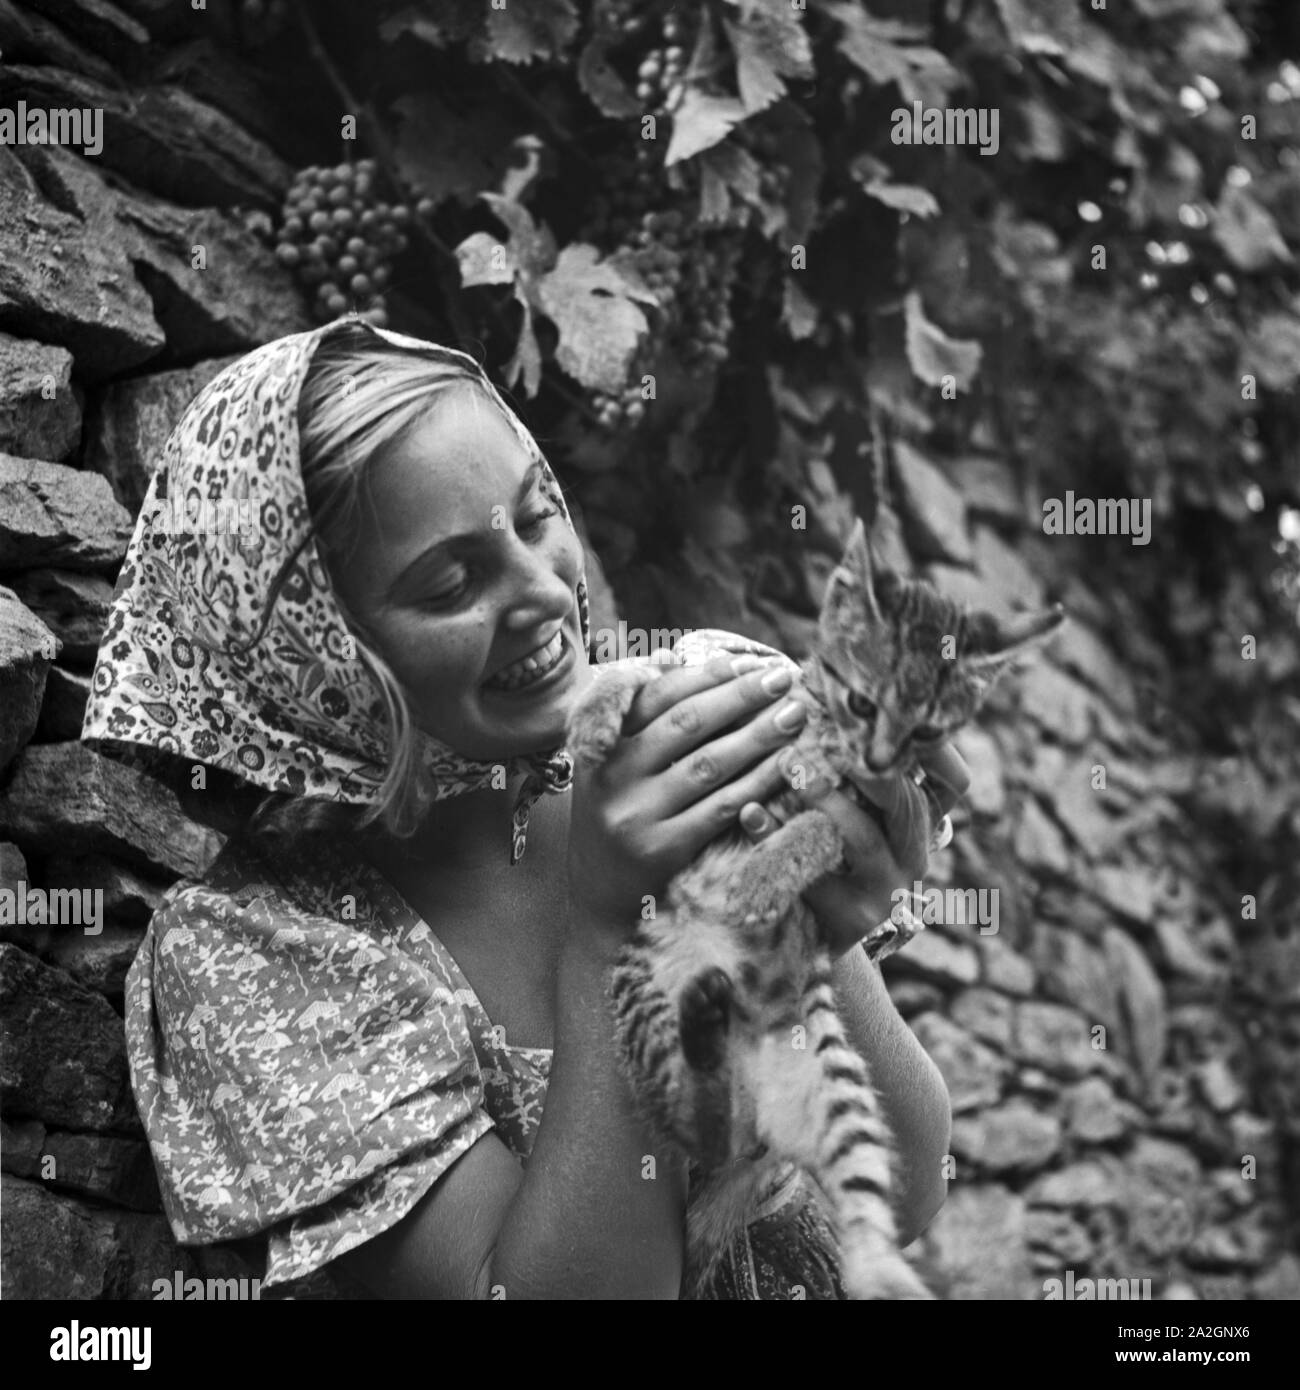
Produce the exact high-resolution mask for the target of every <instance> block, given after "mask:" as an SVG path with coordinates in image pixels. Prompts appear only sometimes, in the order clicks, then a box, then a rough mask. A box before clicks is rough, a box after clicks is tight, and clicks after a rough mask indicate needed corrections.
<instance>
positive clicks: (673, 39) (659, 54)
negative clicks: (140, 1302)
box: [636, 13, 686, 115]
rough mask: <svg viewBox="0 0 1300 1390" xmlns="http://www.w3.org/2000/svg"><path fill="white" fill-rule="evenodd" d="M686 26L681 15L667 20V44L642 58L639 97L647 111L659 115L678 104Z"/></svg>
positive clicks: (637, 83)
mask: <svg viewBox="0 0 1300 1390" xmlns="http://www.w3.org/2000/svg"><path fill="white" fill-rule="evenodd" d="M685 40H686V26H685V22H684V21H683V19H682V18H681V16H680V15H678V14H675V13H674V14H666V15H665V16H664V17H663V42H662V43H661V44H660V45H659V46H658V47H656V48H652V49H650V51H649V52H648V53H647V54H646V55H645V57H644V58H642V59H641V63H640V66H639V67H638V68H637V70H636V95H637V100H638V101H640V102H642V103H643V104H644V106H645V109H646V111H648V112H652V113H653V114H655V115H659V114H661V113H662V112H665V111H668V110H670V109H671V108H672V107H673V106H675V105H676V95H677V89H678V88H679V87H680V84H681V80H682V74H683V73H684V72H685V71H686V48H685Z"/></svg>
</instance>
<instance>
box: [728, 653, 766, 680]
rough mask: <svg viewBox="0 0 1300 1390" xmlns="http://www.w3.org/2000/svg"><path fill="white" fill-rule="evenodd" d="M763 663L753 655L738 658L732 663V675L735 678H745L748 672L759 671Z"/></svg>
mask: <svg viewBox="0 0 1300 1390" xmlns="http://www.w3.org/2000/svg"><path fill="white" fill-rule="evenodd" d="M762 664H763V663H762V661H761V660H760V659H759V658H758V657H756V656H753V655H752V654H751V655H749V656H738V657H737V658H736V659H735V661H733V662H732V663H731V674H732V675H733V676H743V675H744V674H745V672H746V671H757V670H758V668H759V667H760V666H761V665H762Z"/></svg>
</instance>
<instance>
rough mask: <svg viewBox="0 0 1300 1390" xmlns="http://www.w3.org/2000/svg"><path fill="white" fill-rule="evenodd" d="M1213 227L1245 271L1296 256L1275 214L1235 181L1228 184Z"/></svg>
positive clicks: (1234, 259) (1215, 214) (1226, 248)
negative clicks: (1292, 254)
mask: <svg viewBox="0 0 1300 1390" xmlns="http://www.w3.org/2000/svg"><path fill="white" fill-rule="evenodd" d="M1210 230H1211V231H1212V232H1213V234H1214V239H1215V241H1217V242H1218V243H1219V245H1220V246H1222V247H1223V249H1224V251H1225V252H1226V253H1227V256H1228V259H1229V260H1230V261H1231V262H1232V263H1233V265H1235V266H1237V267H1238V268H1239V269H1241V270H1247V271H1259V270H1267V269H1268V268H1269V266H1271V265H1274V264H1275V263H1276V262H1278V261H1285V262H1290V261H1291V259H1292V256H1291V252H1290V250H1289V249H1288V248H1287V244H1286V242H1285V241H1283V239H1282V233H1281V232H1279V231H1278V229H1277V223H1276V222H1274V221H1273V217H1272V214H1271V213H1269V212H1268V210H1267V209H1266V208H1263V207H1261V206H1260V205H1259V204H1258V203H1257V202H1256V201H1255V200H1254V198H1252V197H1251V196H1250V194H1249V193H1247V192H1246V190H1245V189H1244V188H1237V187H1235V186H1234V185H1233V184H1225V185H1224V188H1223V192H1222V193H1221V194H1220V196H1219V203H1218V206H1217V207H1216V208H1215V209H1214V218H1213V222H1212V225H1211V229H1210Z"/></svg>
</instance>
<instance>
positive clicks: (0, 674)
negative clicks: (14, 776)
mask: <svg viewBox="0 0 1300 1390" xmlns="http://www.w3.org/2000/svg"><path fill="white" fill-rule="evenodd" d="M58 650H59V643H58V639H57V638H56V637H55V635H54V634H53V633H52V632H51V631H50V630H49V628H48V627H46V626H45V624H44V623H43V622H41V620H40V619H39V618H38V617H37V616H36V614H35V613H33V612H31V610H30V609H28V608H27V607H26V606H25V605H24V604H23V603H21V602H20V601H19V599H18V596H17V594H15V593H14V592H13V590H12V589H5V588H0V771H3V770H4V769H5V768H6V767H8V766H9V764H10V763H11V762H13V760H14V758H15V757H16V756H17V755H18V753H19V752H21V750H22V748H23V746H24V745H25V744H26V742H27V740H28V739H29V738H31V736H32V734H33V733H34V732H35V730H36V725H37V722H38V720H39V718H40V712H41V701H42V699H43V698H44V696H45V687H46V684H47V681H48V679H49V670H50V663H51V662H52V661H53V660H54V657H55V655H56V654H57V653H58Z"/></svg>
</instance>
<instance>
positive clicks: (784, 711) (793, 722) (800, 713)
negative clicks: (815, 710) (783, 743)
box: [772, 700, 808, 733]
mask: <svg viewBox="0 0 1300 1390" xmlns="http://www.w3.org/2000/svg"><path fill="white" fill-rule="evenodd" d="M807 713H808V711H807V710H806V709H804V707H803V705H801V704H800V703H799V701H798V700H791V701H790V703H789V704H788V705H782V706H781V708H780V710H778V711H777V715H776V718H775V719H773V721H772V723H773V724H775V725H776V727H777V728H778V729H781V730H783V731H785V732H786V733H789V732H790V730H791V729H797V728H798V727H799V725H800V724H802V723H803V721H804V719H805V718H806V716H807Z"/></svg>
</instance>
